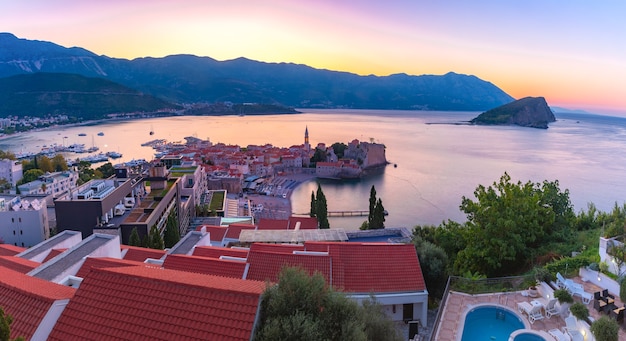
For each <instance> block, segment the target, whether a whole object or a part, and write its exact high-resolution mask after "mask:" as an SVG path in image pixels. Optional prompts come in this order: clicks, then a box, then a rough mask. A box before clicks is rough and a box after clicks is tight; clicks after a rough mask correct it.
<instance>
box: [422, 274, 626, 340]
mask: <svg viewBox="0 0 626 341" xmlns="http://www.w3.org/2000/svg"><path fill="white" fill-rule="evenodd" d="M573 280H574V281H575V282H577V283H580V284H582V285H583V286H584V288H585V291H586V292H589V293H594V292H597V291H601V290H602V289H601V288H599V287H597V286H596V285H593V284H591V283H587V282H583V281H581V280H580V278H579V277H576V278H573ZM531 300H533V298H530V297H527V296H524V295H522V291H517V292H505V293H495V294H479V295H469V294H465V293H459V292H454V291H450V292H449V293H448V297H447V299H446V302H442V307H443V308H442V309H444V310H443V312H442V315H441V320H440V321H439V327H438V329H437V328H435V330H433V332H434V333H437V334H436V335H435V337H434V338H433V340H437V341H457V340H460V337H461V334H462V332H463V331H462V330H460V328H461V324H462V322H463V321H462V320H463V319H464V314H465V312H466V311H467V310H468V308H469V307H471V306H475V305H477V304H484V303H491V304H497V305H503V306H506V307H508V308H510V309H511V310H512V311H517V303H519V302H529V301H531ZM574 301H575V302H580V298H579V297H575V298H574ZM615 304H616V305H617V306H623V302H621V301H620V300H619V298H618V297H616V299H615ZM587 308H588V309H589V314H590V316H591V318H593V319H594V320H595V319H599V318H600V317H601V316H602V313H600V312H598V311H596V310H595V309H594V308H593V301H591V303H589V304H588V305H587ZM523 319H524V320H526V321H527V319H526V316H523ZM528 325H529V326H530V328H531V329H533V330H536V331H545V332H547V331H549V330H551V329H560V330H562V329H563V327H565V322H564V320H563V319H562V318H561V317H560V316H558V315H557V316H552V318H549V319H548V318H544V319H542V320H539V321H536V322H535V323H534V324H530V323H528ZM585 340H590V338H588V337H585ZM619 340H626V331H625V329H624V326H623V325H622V326H621V328H620V332H619Z"/></svg>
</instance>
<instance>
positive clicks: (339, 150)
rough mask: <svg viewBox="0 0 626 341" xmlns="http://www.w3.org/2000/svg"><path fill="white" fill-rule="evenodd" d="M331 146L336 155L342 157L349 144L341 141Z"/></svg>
mask: <svg viewBox="0 0 626 341" xmlns="http://www.w3.org/2000/svg"><path fill="white" fill-rule="evenodd" d="M331 147H332V148H333V152H334V153H335V155H337V157H338V158H340V159H342V158H343V154H344V152H345V150H346V148H348V145H346V144H345V143H341V142H335V143H333V144H332V146H331Z"/></svg>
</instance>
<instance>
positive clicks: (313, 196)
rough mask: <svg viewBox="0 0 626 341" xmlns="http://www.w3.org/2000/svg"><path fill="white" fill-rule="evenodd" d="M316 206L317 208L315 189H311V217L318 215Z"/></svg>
mask: <svg viewBox="0 0 626 341" xmlns="http://www.w3.org/2000/svg"><path fill="white" fill-rule="evenodd" d="M316 208H317V203H316V201H315V191H311V212H309V216H311V217H315V216H317V212H316Z"/></svg>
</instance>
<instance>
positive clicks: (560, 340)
mask: <svg viewBox="0 0 626 341" xmlns="http://www.w3.org/2000/svg"><path fill="white" fill-rule="evenodd" d="M548 333H550V335H552V336H553V337H554V339H556V341H570V340H571V338H570V336H569V335H568V334H565V333H563V332H562V331H560V330H558V329H550V330H549V331H548Z"/></svg>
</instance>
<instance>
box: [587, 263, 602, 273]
mask: <svg viewBox="0 0 626 341" xmlns="http://www.w3.org/2000/svg"><path fill="white" fill-rule="evenodd" d="M589 270H592V271H600V266H599V265H598V263H596V262H593V263H591V264H589Z"/></svg>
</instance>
